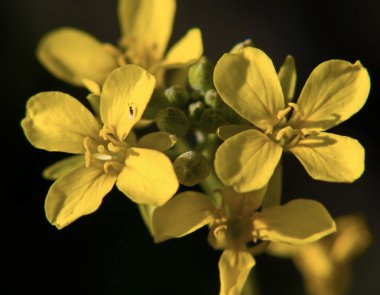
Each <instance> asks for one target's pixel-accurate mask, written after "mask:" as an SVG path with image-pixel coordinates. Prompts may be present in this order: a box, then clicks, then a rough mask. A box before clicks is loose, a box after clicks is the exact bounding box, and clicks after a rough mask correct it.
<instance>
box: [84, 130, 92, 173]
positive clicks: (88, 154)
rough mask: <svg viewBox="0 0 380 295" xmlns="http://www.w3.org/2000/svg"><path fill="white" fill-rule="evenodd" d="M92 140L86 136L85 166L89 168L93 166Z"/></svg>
mask: <svg viewBox="0 0 380 295" xmlns="http://www.w3.org/2000/svg"><path fill="white" fill-rule="evenodd" d="M90 144H91V139H90V138H89V137H88V136H86V137H85V138H84V140H83V145H84V149H85V152H84V160H85V166H86V167H87V168H88V167H90V164H91V149H90Z"/></svg>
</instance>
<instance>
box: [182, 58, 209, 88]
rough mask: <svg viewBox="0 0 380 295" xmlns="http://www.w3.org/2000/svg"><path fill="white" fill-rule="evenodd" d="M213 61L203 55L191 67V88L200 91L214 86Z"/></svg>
mask: <svg viewBox="0 0 380 295" xmlns="http://www.w3.org/2000/svg"><path fill="white" fill-rule="evenodd" d="M213 71H214V65H213V63H212V62H211V61H210V60H209V59H208V58H207V57H205V56H203V57H202V58H201V59H200V60H199V61H198V62H197V63H195V64H193V65H192V66H191V67H190V68H189V73H188V75H189V84H190V86H191V88H193V89H195V90H199V91H207V90H208V89H211V88H213V85H214V84H213V81H212V74H213Z"/></svg>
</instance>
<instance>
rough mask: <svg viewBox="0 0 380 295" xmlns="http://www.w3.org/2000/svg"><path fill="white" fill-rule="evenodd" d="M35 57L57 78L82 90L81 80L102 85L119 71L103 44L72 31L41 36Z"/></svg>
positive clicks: (65, 30) (62, 30) (112, 56)
mask: <svg viewBox="0 0 380 295" xmlns="http://www.w3.org/2000/svg"><path fill="white" fill-rule="evenodd" d="M37 57H38V59H39V61H40V62H41V63H42V64H43V65H44V66H45V67H46V68H47V69H48V70H49V71H50V72H51V73H52V74H53V75H55V76H56V77H57V78H59V79H62V80H63V81H65V82H67V83H71V84H74V85H77V86H83V79H89V80H93V81H95V82H96V83H98V84H103V82H104V80H105V79H106V78H107V76H108V74H109V73H111V71H112V70H113V69H115V68H117V67H118V64H117V61H116V58H115V57H114V55H113V54H112V53H110V52H109V51H107V49H106V48H105V47H104V45H103V44H102V43H100V42H99V41H98V40H97V39H95V38H94V37H92V36H91V35H89V34H87V33H86V32H83V31H80V30H77V29H74V28H59V29H56V30H54V31H52V32H50V33H48V34H47V35H46V36H44V37H43V38H42V40H41V41H40V43H39V45H38V48H37Z"/></svg>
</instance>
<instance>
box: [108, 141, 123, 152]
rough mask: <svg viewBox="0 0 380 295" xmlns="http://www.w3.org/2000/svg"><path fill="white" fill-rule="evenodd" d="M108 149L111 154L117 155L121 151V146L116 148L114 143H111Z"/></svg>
mask: <svg viewBox="0 0 380 295" xmlns="http://www.w3.org/2000/svg"><path fill="white" fill-rule="evenodd" d="M107 148H108V150H109V151H110V152H113V153H117V152H118V151H120V150H121V147H120V145H119V146H116V145H114V144H113V143H112V142H110V143H109V144H108V145H107Z"/></svg>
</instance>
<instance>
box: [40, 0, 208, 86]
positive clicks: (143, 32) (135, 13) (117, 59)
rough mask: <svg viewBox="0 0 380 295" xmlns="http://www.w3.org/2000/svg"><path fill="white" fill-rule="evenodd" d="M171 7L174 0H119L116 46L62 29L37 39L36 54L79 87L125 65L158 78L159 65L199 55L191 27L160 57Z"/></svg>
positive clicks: (170, 20) (198, 35)
mask: <svg viewBox="0 0 380 295" xmlns="http://www.w3.org/2000/svg"><path fill="white" fill-rule="evenodd" d="M175 10H176V1H175V0H119V2H118V15H119V22H120V26H121V33H122V38H121V40H120V46H119V47H120V48H115V47H113V46H112V45H110V44H103V43H101V42H100V41H98V40H97V39H96V38H94V37H92V36H91V35H89V34H88V33H86V32H83V31H81V30H78V29H75V28H70V27H64V28H58V29H56V30H53V31H52V32H50V33H48V34H47V35H46V36H44V37H43V38H42V40H41V41H40V43H39V45H38V49H37V57H38V59H39V60H40V62H41V63H42V64H43V65H44V66H45V67H46V68H47V69H48V70H49V71H50V72H51V73H52V74H53V75H55V76H56V77H57V78H59V79H61V80H63V81H65V82H67V83H70V84H73V85H77V86H84V84H85V82H84V81H86V80H91V81H94V82H96V83H97V84H99V85H102V84H103V82H104V81H105V79H106V78H107V76H108V75H109V73H110V72H111V71H112V70H113V69H115V68H117V67H119V66H120V65H124V64H125V63H133V64H137V65H140V66H142V67H144V68H145V69H146V70H148V71H149V72H150V73H152V74H154V75H158V76H159V75H160V74H162V71H163V69H168V68H180V67H185V66H188V65H190V64H192V63H194V62H196V61H197V60H198V59H199V58H200V57H201V56H202V53H203V45H202V37H201V32H200V30H199V29H197V28H193V29H191V30H189V31H188V32H187V34H186V35H185V36H184V37H183V38H182V39H181V40H180V41H179V42H178V43H176V44H175V45H174V46H173V47H172V48H171V49H170V50H169V51H168V52H167V53H166V55H165V56H164V53H165V51H166V48H167V45H168V41H169V38H170V35H171V32H172V25H173V20H174V14H175ZM156 78H157V77H156Z"/></svg>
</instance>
